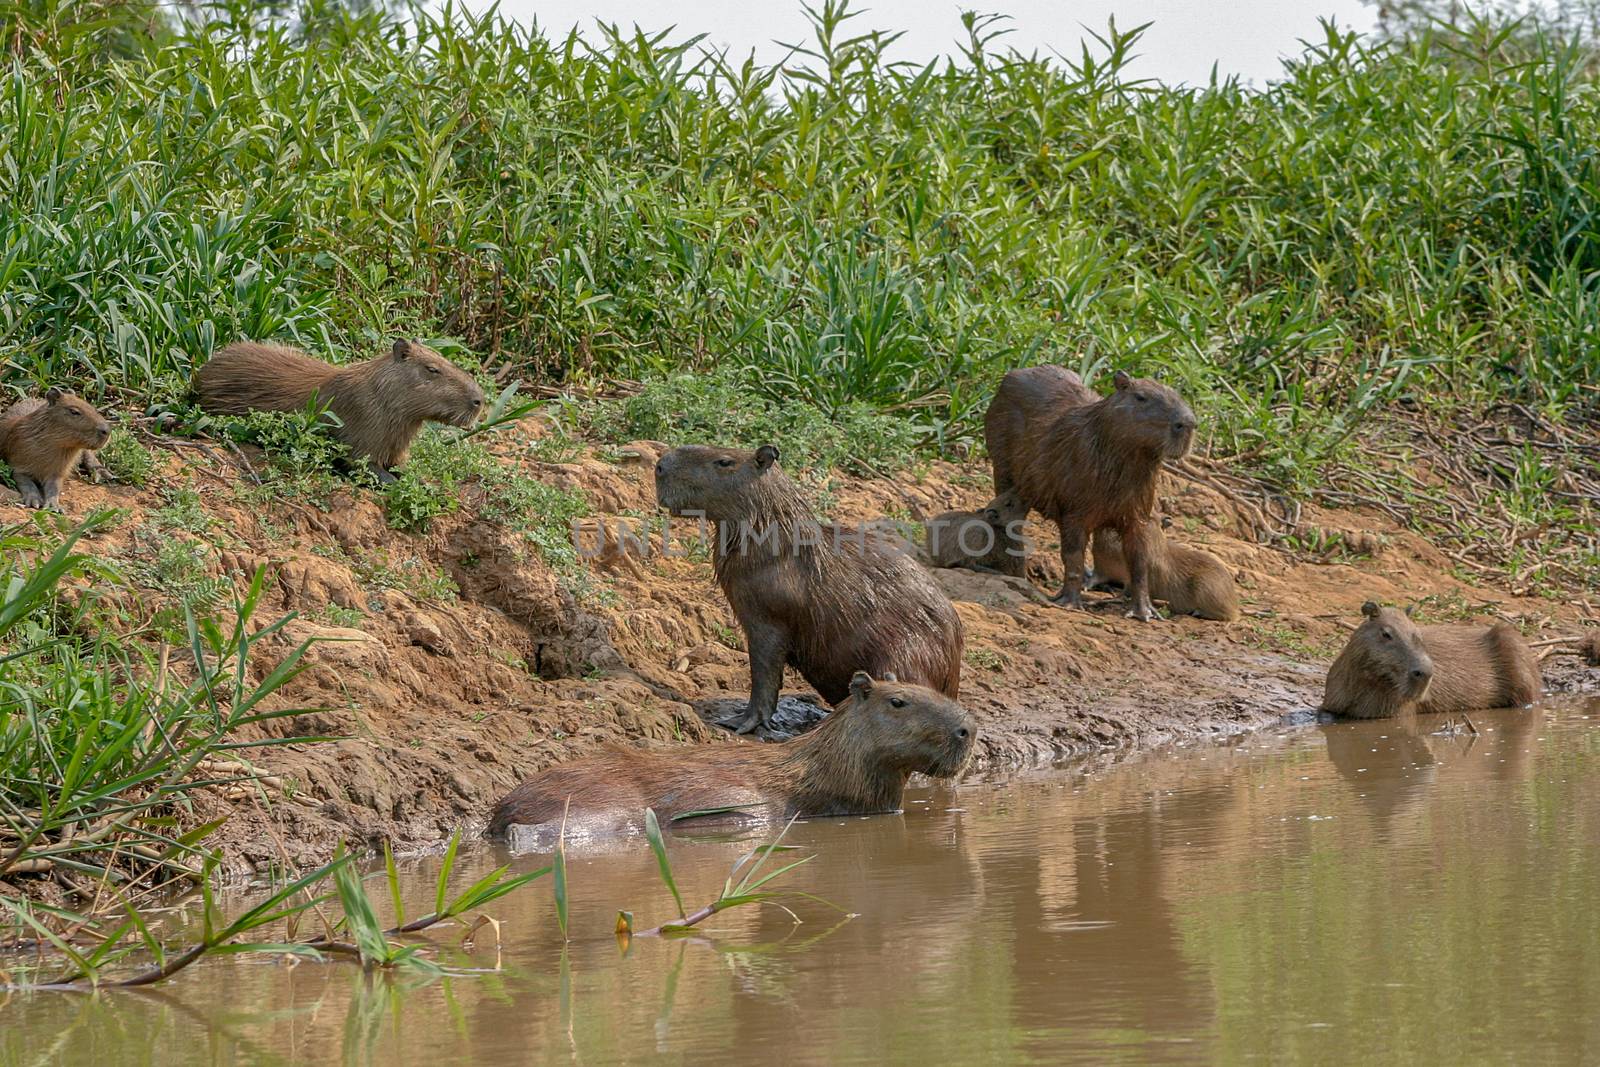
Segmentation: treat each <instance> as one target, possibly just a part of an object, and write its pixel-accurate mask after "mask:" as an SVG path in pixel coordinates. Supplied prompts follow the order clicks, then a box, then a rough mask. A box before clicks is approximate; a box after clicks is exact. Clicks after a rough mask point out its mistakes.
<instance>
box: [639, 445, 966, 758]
mask: <svg viewBox="0 0 1600 1067" xmlns="http://www.w3.org/2000/svg"><path fill="white" fill-rule="evenodd" d="M777 461H778V450H777V449H776V448H774V447H773V446H772V445H762V446H761V447H760V448H758V449H756V450H755V451H754V452H745V451H742V450H740V449H733V448H709V447H706V446H703V445H686V446H684V447H682V448H675V449H673V450H672V451H670V452H668V453H667V454H666V455H664V456H662V457H661V459H660V461H659V462H658V463H657V464H656V499H657V500H658V501H659V502H660V504H661V506H662V507H664V508H666V509H667V511H669V512H670V513H672V514H673V515H680V516H690V517H703V518H705V519H708V520H710V521H711V522H712V523H713V524H714V525H715V528H716V529H715V536H714V541H715V543H714V544H713V546H712V563H713V565H714V566H715V568H716V574H717V582H718V584H719V585H721V586H722V591H723V593H725V594H726V595H727V597H728V602H729V604H731V605H732V606H733V614H734V616H735V617H736V618H737V619H738V620H739V625H740V627H741V628H743V630H744V633H745V641H746V646H747V647H748V649H749V652H750V707H749V711H748V712H747V713H746V714H745V715H744V716H743V717H742V718H741V719H739V720H738V721H737V722H736V723H734V724H733V725H734V727H735V728H736V729H737V730H738V731H739V732H740V733H749V732H750V731H752V730H754V729H756V728H757V727H758V726H765V725H767V724H768V723H769V722H770V721H771V718H772V713H773V711H774V710H775V709H776V708H777V704H778V688H779V686H780V685H781V683H782V681H783V668H784V665H785V664H788V665H791V666H793V667H794V668H796V669H797V670H798V671H799V672H800V673H801V675H802V676H804V678H805V680H806V681H807V682H809V683H811V685H812V686H813V687H815V688H816V690H817V692H818V693H820V694H822V698H823V699H824V700H826V701H828V702H829V703H830V704H837V703H838V702H839V701H841V700H843V699H844V698H845V697H846V696H847V695H848V694H849V692H850V678H851V676H852V674H853V673H854V672H855V671H857V670H865V671H867V672H868V673H870V674H873V675H879V676H881V675H884V674H889V673H893V674H896V675H898V676H899V677H900V678H901V679H903V680H905V681H907V682H911V683H915V684H917V685H926V686H928V687H929V688H931V689H936V690H938V691H939V692H941V693H944V694H945V695H946V696H949V697H952V698H954V697H955V696H956V695H957V691H958V688H959V685H960V679H961V648H962V641H963V634H962V629H961V620H960V618H959V617H957V615H956V612H955V609H954V608H953V607H951V605H950V600H949V598H948V597H946V596H945V595H944V593H943V592H942V591H941V590H940V589H939V587H938V586H937V585H935V584H934V582H933V579H932V578H930V577H929V576H928V573H927V572H926V571H925V570H923V569H922V568H921V567H920V566H918V565H917V563H916V561H915V560H913V559H912V558H911V556H910V555H909V554H907V553H906V552H905V551H903V546H902V544H901V542H899V541H898V540H897V539H894V538H891V537H889V536H888V535H887V534H884V533H883V532H881V531H877V530H870V529H863V528H847V527H838V526H833V525H831V524H826V523H819V522H817V520H816V517H815V516H813V515H812V513H811V507H810V505H809V504H807V503H806V500H805V497H803V496H802V495H801V493H800V490H799V488H798V487H797V486H796V485H795V484H794V483H793V482H792V481H790V480H789V478H788V476H786V475H785V474H784V473H783V471H782V470H780V469H779V468H778V465H777Z"/></svg>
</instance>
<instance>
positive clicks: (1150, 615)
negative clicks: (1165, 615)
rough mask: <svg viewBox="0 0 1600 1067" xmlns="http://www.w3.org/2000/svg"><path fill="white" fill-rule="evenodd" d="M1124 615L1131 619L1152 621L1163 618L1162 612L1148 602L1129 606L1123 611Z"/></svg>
mask: <svg viewBox="0 0 1600 1067" xmlns="http://www.w3.org/2000/svg"><path fill="white" fill-rule="evenodd" d="M1123 615H1124V616H1125V617H1126V618H1129V619H1138V620H1139V621H1140V622H1151V621H1153V620H1155V619H1159V618H1161V613H1160V612H1159V611H1157V610H1156V609H1155V608H1153V607H1151V606H1150V605H1148V604H1146V605H1144V606H1142V607H1136V608H1129V609H1128V610H1127V611H1125V612H1123Z"/></svg>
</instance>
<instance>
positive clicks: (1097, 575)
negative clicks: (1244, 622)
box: [1089, 521, 1239, 622]
mask: <svg viewBox="0 0 1600 1067" xmlns="http://www.w3.org/2000/svg"><path fill="white" fill-rule="evenodd" d="M1145 544H1147V545H1148V546H1149V548H1150V595H1151V596H1152V597H1154V598H1155V599H1157V600H1165V601H1166V602H1167V606H1168V607H1170V608H1171V609H1172V610H1173V612H1175V613H1176V614H1179V615H1198V616H1199V617H1200V618H1202V619H1215V620H1217V621H1218V622H1232V621H1233V620H1234V619H1237V618H1238V617H1239V589H1238V587H1237V586H1236V585H1234V581H1233V574H1232V572H1230V571H1229V570H1228V568H1227V566H1226V565H1225V564H1224V563H1223V562H1222V561H1221V560H1220V559H1218V558H1217V557H1216V556H1213V555H1212V554H1211V553H1209V552H1202V551H1200V550H1199V549H1198V548H1190V547H1189V546H1188V545H1180V544H1178V543H1177V542H1176V541H1174V540H1172V539H1171V538H1169V537H1168V536H1167V535H1166V533H1165V532H1164V531H1163V530H1162V528H1161V526H1160V524H1159V523H1156V522H1154V521H1151V522H1150V523H1148V524H1147V525H1146V527H1145ZM1089 584H1090V585H1091V586H1102V585H1120V586H1122V587H1123V588H1127V585H1128V562H1127V560H1126V559H1125V558H1124V557H1123V555H1122V538H1120V537H1118V536H1117V532H1116V531H1115V530H1110V529H1105V530H1096V531H1095V534H1094V574H1093V576H1092V577H1091V578H1090V582H1089Z"/></svg>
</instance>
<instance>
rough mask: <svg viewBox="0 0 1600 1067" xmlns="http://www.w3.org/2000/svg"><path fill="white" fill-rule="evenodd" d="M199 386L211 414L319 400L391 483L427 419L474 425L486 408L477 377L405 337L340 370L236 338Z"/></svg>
mask: <svg viewBox="0 0 1600 1067" xmlns="http://www.w3.org/2000/svg"><path fill="white" fill-rule="evenodd" d="M195 389H196V391H197V392H198V393H199V396H200V406H201V407H202V408H204V409H205V410H206V411H209V412H211V413H212V414H214V415H243V414H246V413H247V412H251V411H303V410H305V408H306V407H308V406H309V405H310V404H311V402H312V400H313V398H315V399H316V401H317V402H318V403H325V404H327V406H328V410H329V411H331V412H333V413H334V414H335V415H337V416H338V417H339V421H340V422H341V423H342V425H341V426H339V428H338V429H336V430H335V431H334V433H335V435H336V436H337V437H338V438H339V440H341V441H343V442H344V443H345V444H346V445H348V446H349V448H350V454H351V455H352V456H354V457H355V458H356V459H357V460H365V461H366V462H367V463H369V464H371V466H372V469H373V472H374V473H375V474H376V475H377V476H378V478H379V480H381V481H386V482H392V481H394V474H393V470H394V468H396V467H398V466H400V465H401V464H402V463H404V462H405V461H406V455H407V454H408V453H409V451H410V449H411V442H412V441H413V440H414V439H415V438H416V436H417V432H418V431H419V430H421V429H422V424H423V423H424V422H444V423H449V424H450V425H452V426H471V425H472V424H473V423H474V422H475V421H477V418H478V416H479V414H480V413H481V412H482V411H483V389H482V388H480V387H479V385H478V383H477V382H476V381H474V380H473V378H472V375H470V374H468V373H467V372H466V371H464V370H462V369H461V368H460V367H457V366H456V365H455V364H454V363H451V362H450V361H449V360H447V359H445V358H444V357H443V356H441V355H440V354H439V353H437V352H435V351H434V350H433V349H431V348H429V347H428V346H427V345H423V344H418V343H417V342H416V341H408V340H406V339H404V338H401V339H400V340H398V341H396V342H395V343H394V347H393V348H391V349H390V350H389V351H388V352H386V353H385V354H383V355H381V356H379V357H377V358H376V359H369V360H367V361H366V362H364V363H352V364H349V365H348V366H343V367H336V366H334V365H333V364H331V363H324V362H323V361H322V360H320V359H317V358H315V357H313V356H309V355H307V354H306V353H304V352H302V351H300V350H299V349H297V348H289V347H288V346H286V345H275V344H263V343H261V342H258V341H239V342H237V343H235V344H231V345H229V346H227V347H226V348H224V349H222V350H221V351H219V352H217V353H216V354H215V355H213V356H212V357H211V359H210V360H209V361H207V363H206V364H205V366H203V367H201V368H200V369H199V370H198V371H197V372H196V373H195Z"/></svg>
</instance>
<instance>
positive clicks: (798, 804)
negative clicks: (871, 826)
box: [488, 671, 977, 836]
mask: <svg viewBox="0 0 1600 1067" xmlns="http://www.w3.org/2000/svg"><path fill="white" fill-rule="evenodd" d="M849 694H850V695H849V699H848V700H847V701H845V702H843V703H842V704H840V706H839V709H838V710H837V711H835V712H834V713H833V714H832V715H830V716H828V718H827V719H825V720H824V721H823V723H822V725H820V726H818V727H817V728H816V729H815V730H812V731H811V732H810V733H806V734H802V735H801V736H799V737H797V738H795V739H794V740H793V741H782V742H775V743H770V744H748V743H736V744H722V745H699V746H695V747H693V748H674V749H631V748H620V747H619V748H613V749H611V750H609V751H607V752H605V753H603V754H601V755H598V756H592V757H590V758H588V759H581V760H574V761H573V762H571V763H563V764H558V765H557V766H554V767H550V768H548V769H547V770H543V771H540V772H539V773H538V774H536V775H534V776H533V777H532V778H530V779H528V780H527V781H526V782H523V783H522V784H521V785H519V786H517V787H516V788H515V789H513V790H512V791H511V792H510V793H508V794H507V795H506V796H505V797H503V798H502V799H501V800H500V802H499V803H498V804H496V805H495V808H494V814H493V816H492V817H491V818H490V820H489V829H488V832H489V834H490V835H493V836H499V835H501V834H504V833H505V832H506V829H507V828H508V827H510V826H512V825H525V826H537V825H541V824H554V823H559V822H560V821H561V819H562V816H563V813H564V812H567V805H568V801H569V798H570V801H571V809H570V812H568V818H569V820H570V822H571V824H572V825H573V826H574V827H578V828H581V829H583V830H584V831H586V832H590V833H606V832H620V831H624V830H627V829H630V828H632V829H637V828H639V827H640V826H642V825H643V818H644V809H645V808H653V809H655V813H656V816H657V817H658V818H659V819H660V820H661V822H662V823H663V824H665V823H666V822H668V821H669V820H670V819H671V818H672V816H674V815H678V814H682V813H685V812H691V811H706V810H708V809H712V808H725V807H730V806H734V805H739V806H746V805H749V806H750V807H751V808H752V809H753V810H752V811H751V812H750V814H751V815H754V816H756V817H763V818H770V819H785V818H788V817H790V816H793V815H801V816H811V815H875V814H879V813H883V812H892V811H898V810H900V804H901V800H902V798H903V797H904V795H905V788H906V779H907V778H908V777H909V776H910V775H911V774H912V773H913V772H917V773H922V774H926V775H929V776H931V777H934V778H952V777H954V776H955V775H956V774H957V773H958V772H959V771H960V770H961V767H962V765H963V764H965V763H966V761H967V757H968V756H969V755H970V754H971V753H972V746H973V742H974V740H975V739H976V737H977V725H976V724H975V723H974V722H973V720H972V716H970V715H969V714H967V712H966V711H965V710H963V709H962V707H961V705H959V704H957V703H956V702H955V701H953V700H951V699H950V698H948V697H946V696H944V695H943V694H941V693H936V692H934V691H933V690H931V689H928V688H926V687H924V686H920V685H906V684H903V683H900V682H896V681H895V680H894V679H893V678H892V677H888V678H884V679H882V680H881V681H874V680H873V679H872V678H871V677H870V676H869V675H867V673H866V672H864V671H859V672H857V673H856V674H855V676H854V677H853V678H852V679H851V680H850V687H849Z"/></svg>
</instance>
